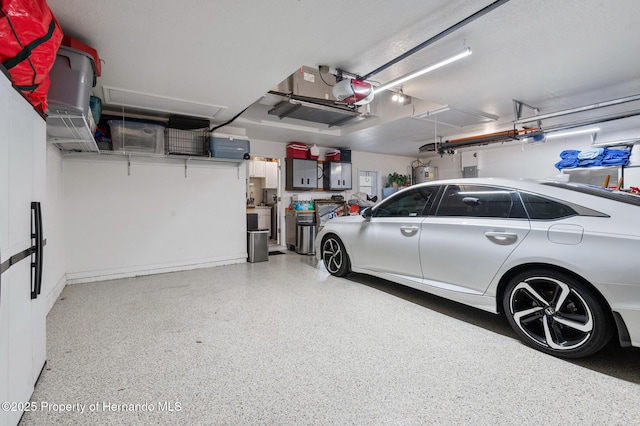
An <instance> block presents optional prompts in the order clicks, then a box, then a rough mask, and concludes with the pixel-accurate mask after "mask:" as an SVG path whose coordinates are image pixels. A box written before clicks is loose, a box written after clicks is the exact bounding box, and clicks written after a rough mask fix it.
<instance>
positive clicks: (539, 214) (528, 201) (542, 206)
mask: <svg viewBox="0 0 640 426" xmlns="http://www.w3.org/2000/svg"><path fill="white" fill-rule="evenodd" d="M520 196H521V197H522V201H524V205H525V207H526V209H527V212H528V213H529V218H530V219H547V220H548V219H562V218H563V217H569V216H575V215H577V214H578V213H577V212H576V211H575V210H574V209H572V208H571V207H569V206H567V205H565V204H563V203H560V202H558V201H554V200H551V199H549V198H544V197H541V196H539V195H533V194H528V193H526V192H521V193H520Z"/></svg>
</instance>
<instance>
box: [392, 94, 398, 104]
mask: <svg viewBox="0 0 640 426" xmlns="http://www.w3.org/2000/svg"><path fill="white" fill-rule="evenodd" d="M391 100H392V101H393V102H398V94H397V93H394V94H393V96H392V97H391Z"/></svg>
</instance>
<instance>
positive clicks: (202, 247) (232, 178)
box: [63, 155, 246, 283]
mask: <svg viewBox="0 0 640 426" xmlns="http://www.w3.org/2000/svg"><path fill="white" fill-rule="evenodd" d="M130 172H131V175H130V176H129V175H128V168H127V157H123V156H86V155H85V156H75V157H74V156H70V157H65V159H64V164H63V175H64V207H65V219H66V222H65V228H66V260H67V279H68V282H69V283H75V282H87V281H98V280H105V279H112V278H120V277H128V276H136V275H144V274H153V273H160V272H168V271H175V270H185V269H192V268H200V267H209V266H217V265H224V264H231V263H240V262H245V261H246V216H245V198H244V192H245V179H246V169H245V167H244V166H241V167H238V165H237V164H236V163H215V162H203V161H196V160H192V161H190V162H189V164H188V169H187V177H185V161H182V160H168V159H159V158H151V159H149V158H144V157H135V156H134V157H132V164H131V169H130Z"/></svg>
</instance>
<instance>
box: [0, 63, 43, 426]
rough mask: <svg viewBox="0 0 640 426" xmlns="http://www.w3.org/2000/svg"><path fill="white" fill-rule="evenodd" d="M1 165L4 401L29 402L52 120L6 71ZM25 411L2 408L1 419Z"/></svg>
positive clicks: (38, 362) (37, 341) (36, 361)
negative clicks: (36, 213) (37, 217)
mask: <svg viewBox="0 0 640 426" xmlns="http://www.w3.org/2000/svg"><path fill="white" fill-rule="evenodd" d="M0 170H1V173H0V263H1V264H2V265H3V269H4V272H3V273H2V275H1V277H0V401H13V402H26V401H29V398H30V397H31V394H32V393H33V389H34V386H35V382H36V380H37V378H38V375H39V374H40V371H41V370H42V367H43V365H44V362H45V358H46V308H47V306H46V300H45V297H44V295H37V294H35V293H34V287H32V285H33V283H32V277H31V273H32V267H31V260H32V259H33V255H29V253H30V249H31V247H32V246H33V242H32V237H31V233H32V220H33V219H32V202H44V197H45V194H46V189H45V187H46V180H45V179H46V123H45V121H44V119H43V118H42V117H40V116H39V115H38V114H37V113H36V111H35V110H34V109H33V107H32V106H31V105H30V104H29V103H28V102H27V101H26V100H25V99H24V98H23V97H22V96H21V95H19V94H18V93H17V92H16V91H15V90H14V89H13V88H12V87H11V85H10V84H9V83H8V80H7V78H6V76H5V75H4V74H3V73H1V72H0ZM23 255H24V257H23ZM10 258H12V259H13V260H14V261H12V262H9V261H8V259H10ZM19 259H21V260H19ZM33 260H35V259H33ZM36 263H37V262H36ZM35 296H37V297H35ZM21 415H22V412H20V411H8V410H0V424H2V425H5V424H6V425H15V424H17V423H18V421H19V420H20V417H21Z"/></svg>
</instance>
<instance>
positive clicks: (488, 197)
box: [437, 185, 527, 219]
mask: <svg viewBox="0 0 640 426" xmlns="http://www.w3.org/2000/svg"><path fill="white" fill-rule="evenodd" d="M437 216H470V217H494V218H508V219H526V218H527V215H526V212H525V210H524V208H523V206H522V202H521V201H520V198H519V197H518V194H517V192H516V191H513V190H511V189H507V188H498V187H491V186H479V185H449V186H448V187H447V189H446V190H445V193H444V196H443V197H442V200H441V201H440V205H439V206H438V211H437Z"/></svg>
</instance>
